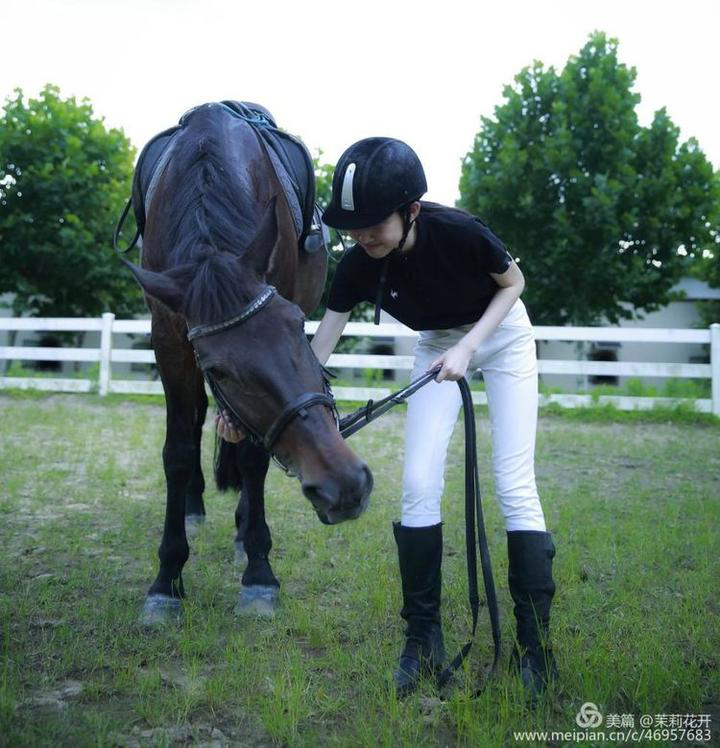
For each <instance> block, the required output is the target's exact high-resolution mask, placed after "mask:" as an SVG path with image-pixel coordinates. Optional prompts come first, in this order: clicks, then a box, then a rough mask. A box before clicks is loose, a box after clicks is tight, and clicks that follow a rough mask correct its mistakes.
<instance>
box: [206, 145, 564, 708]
mask: <svg viewBox="0 0 720 748" xmlns="http://www.w3.org/2000/svg"><path fill="white" fill-rule="evenodd" d="M426 191H427V184H426V180H425V174H424V171H423V168H422V164H421V163H420V160H419V159H418V157H417V155H416V154H415V152H414V151H413V150H412V149H411V148H410V147H409V146H408V145H406V144H405V143H403V142H401V141H399V140H395V139H393V138H367V139H365V140H361V141H359V142H358V143H355V144H354V145H352V146H350V148H348V149H347V151H345V153H344V154H343V155H342V156H341V158H340V160H339V161H338V164H337V167H336V170H335V174H334V177H333V185H332V198H331V202H330V205H329V206H328V208H327V210H326V211H325V213H324V216H323V220H324V222H325V223H326V224H327V225H329V226H333V227H335V228H338V229H341V230H343V231H345V232H347V233H349V234H350V236H351V237H352V238H353V240H354V241H355V242H356V244H355V245H354V246H353V247H352V248H351V249H350V250H349V251H348V252H347V254H346V255H345V257H343V259H342V261H341V262H340V264H339V265H338V268H337V272H336V275H335V279H334V282H333V285H332V288H331V291H330V297H329V300H328V306H327V311H326V313H325V316H324V317H323V319H322V321H321V323H320V326H319V327H318V330H317V333H316V334H315V336H314V338H313V340H312V347H313V350H314V351H315V354H316V355H317V357H318V359H319V360H320V361H321V363H323V364H324V363H325V362H326V361H327V360H328V358H329V357H330V354H331V353H332V351H333V349H334V348H335V346H336V344H337V342H338V340H339V338H340V336H341V334H342V331H343V328H344V327H345V324H346V323H347V321H348V319H349V317H350V312H351V311H352V309H353V307H354V306H355V305H356V304H358V303H359V302H361V301H370V302H373V303H375V304H376V322H377V320H378V319H379V310H380V307H382V308H383V309H385V310H387V312H389V313H390V314H391V315H392V316H393V317H395V319H397V320H399V321H400V322H402V323H404V324H405V325H407V326H408V327H410V328H412V329H413V330H418V331H419V332H420V337H419V340H418V342H417V345H416V348H415V363H414V369H413V372H412V377H413V378H416V377H418V376H420V375H421V374H423V373H424V372H425V371H427V370H429V369H432V368H434V367H436V366H438V365H441V366H442V368H441V370H440V372H439V373H438V375H437V377H436V381H437V383H436V384H435V383H431V384H429V385H427V386H426V387H423V388H422V389H421V390H419V391H418V392H417V393H416V394H414V395H413V396H412V397H410V398H409V400H408V407H407V417H406V424H405V464H404V471H403V493H402V511H401V520H400V522H396V523H394V526H393V532H394V535H395V540H396V543H397V548H398V557H399V565H400V577H401V580H402V594H403V607H402V610H401V613H400V615H401V616H402V617H403V618H404V619H405V621H406V623H407V628H406V632H405V634H406V641H405V646H404V648H403V651H402V654H401V656H400V660H399V664H398V667H397V669H396V670H395V672H394V673H393V678H394V681H395V685H396V689H397V693H398V695H399V696H405V695H406V694H408V693H410V692H411V691H412V690H414V689H415V688H416V686H417V683H418V680H419V678H420V677H421V676H422V675H423V674H425V673H430V672H439V671H440V669H441V667H442V665H443V661H444V659H445V648H444V644H443V635H442V628H441V622H440V580H441V563H442V523H441V513H440V499H441V496H442V493H443V487H444V469H445V460H446V455H447V449H448V445H449V442H450V437H451V435H452V431H453V427H454V425H455V422H456V420H457V416H458V411H459V409H460V405H461V398H460V392H459V389H458V387H457V385H455V384H454V381H455V380H457V379H459V378H460V377H462V376H464V375H465V374H466V373H467V372H468V370H470V371H473V370H475V369H478V368H479V369H481V370H482V372H483V378H484V381H485V387H486V392H487V398H488V406H489V411H490V422H491V427H492V446H493V469H494V473H495V484H496V495H497V498H498V501H499V503H500V507H501V509H502V512H503V516H504V519H505V525H506V530H507V544H508V561H509V587H510V593H511V595H512V598H513V601H514V602H515V617H516V620H517V642H516V646H515V648H514V650H513V657H512V662H513V665H514V667H515V669H516V670H517V672H518V673H519V675H520V677H521V678H522V681H523V683H524V685H525V687H526V689H527V690H528V692H530V693H531V694H532V695H536V694H538V693H539V692H541V691H542V690H543V689H544V688H545V686H546V685H547V683H548V682H549V681H550V680H551V679H554V678H555V677H556V674H557V670H556V666H555V660H554V657H553V654H552V650H551V648H550V646H549V643H548V627H549V615H550V604H551V601H552V598H553V595H554V592H555V585H554V583H553V579H552V559H553V556H554V555H555V547H554V545H553V542H552V539H551V536H550V534H549V533H548V532H547V530H546V526H545V519H544V516H543V510H542V507H541V505H540V500H539V497H538V493H537V489H536V486H535V472H534V451H535V431H536V425H537V405H538V382H537V362H536V355H535V341H534V335H533V329H532V326H531V324H530V321H529V319H528V316H527V313H526V311H525V306H524V305H523V303H522V301H521V300H520V294H521V293H522V291H523V288H524V285H525V281H524V278H523V275H522V273H521V272H520V269H519V268H518V266H517V265H516V264H515V262H514V261H513V260H512V258H511V257H510V255H509V254H508V252H507V250H506V249H505V246H504V245H503V243H502V242H501V241H500V240H499V239H498V238H497V237H496V236H495V235H494V234H493V233H492V231H491V230H490V229H489V228H488V227H487V226H486V225H485V224H484V223H483V222H482V221H481V220H479V219H478V218H475V217H473V216H472V215H470V214H468V213H465V212H464V211H461V210H458V209H455V208H449V207H445V206H442V205H437V204H434V203H428V202H420V201H419V200H420V197H421V196H422V195H423V194H424V193H425V192H426ZM218 429H219V432H220V433H221V435H224V436H226V438H231V439H234V438H236V437H237V434H236V433H231V430H230V429H229V428H228V427H227V426H225V425H224V424H223V423H222V421H221V422H220V424H219V427H218Z"/></svg>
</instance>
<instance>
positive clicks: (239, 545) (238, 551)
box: [234, 540, 247, 566]
mask: <svg viewBox="0 0 720 748" xmlns="http://www.w3.org/2000/svg"><path fill="white" fill-rule="evenodd" d="M234 545H235V563H236V564H237V565H238V566H244V565H245V562H246V561H247V554H246V553H245V543H243V542H242V540H236V541H235V543H234Z"/></svg>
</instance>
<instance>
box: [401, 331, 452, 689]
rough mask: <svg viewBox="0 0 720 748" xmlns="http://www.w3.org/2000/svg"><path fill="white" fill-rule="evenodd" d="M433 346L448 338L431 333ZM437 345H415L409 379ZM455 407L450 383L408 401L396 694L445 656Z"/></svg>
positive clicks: (412, 686)
mask: <svg viewBox="0 0 720 748" xmlns="http://www.w3.org/2000/svg"><path fill="white" fill-rule="evenodd" d="M432 339H433V340H434V341H435V342H436V343H437V344H438V345H439V344H440V342H441V341H442V344H444V343H445V342H446V339H449V335H446V334H444V333H436V334H432ZM442 350H443V348H442V347H437V346H432V347H429V346H424V345H422V343H420V344H418V346H417V348H416V351H415V367H414V369H413V372H412V378H413V379H415V378H417V377H419V376H421V375H422V374H423V373H424V372H425V370H426V368H427V366H428V364H429V363H430V362H431V361H432V360H433V359H434V358H436V357H437V356H438V354H439V353H440V352H441V351H442ZM459 408H460V393H459V390H458V387H457V385H456V384H455V383H454V382H440V383H436V382H431V383H430V384H427V385H426V386H425V387H422V388H421V389H420V390H418V391H417V392H416V393H415V394H414V395H412V396H411V397H410V398H409V399H408V409H407V415H406V422H405V466H404V471H403V497H402V521H401V522H396V523H395V524H394V526H393V534H394V536H395V542H396V544H397V549H398V562H399V565H400V578H401V581H402V595H403V607H402V610H401V612H400V615H401V616H402V618H403V619H404V620H405V621H406V623H407V628H406V630H405V637H406V638H405V646H404V648H403V651H402V654H401V655H400V661H399V664H398V667H397V669H396V670H395V672H394V673H393V678H394V681H395V688H396V691H397V695H398V696H399V697H401V698H402V697H404V696H406V695H407V694H409V693H411V692H412V691H413V690H414V689H415V688H416V687H417V684H418V680H419V678H420V676H421V675H422V674H423V673H427V672H431V673H432V672H438V671H439V669H440V668H441V667H442V664H443V662H444V660H445V646H444V643H443V635H442V625H441V619H440V602H441V581H442V575H441V566H442V523H441V521H440V520H441V517H440V498H441V496H442V492H443V485H444V475H443V474H444V471H445V456H446V453H447V449H448V444H449V442H450V437H451V436H452V432H453V427H454V425H455V421H456V420H457V414H458V410H459Z"/></svg>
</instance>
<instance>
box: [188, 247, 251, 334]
mask: <svg viewBox="0 0 720 748" xmlns="http://www.w3.org/2000/svg"><path fill="white" fill-rule="evenodd" d="M247 275H248V274H247V270H246V269H245V268H243V266H242V264H241V262H240V261H239V259H238V257H237V256H236V255H233V254H230V253H229V252H217V251H215V250H213V251H211V252H209V253H208V254H206V255H204V256H202V255H201V256H198V258H197V261H196V262H195V263H193V265H192V279H191V281H190V285H189V286H188V287H187V291H186V292H185V300H184V304H183V307H184V309H183V311H184V313H185V316H186V317H189V318H192V319H201V320H203V321H204V322H219V321H220V320H222V319H224V318H226V317H227V316H228V315H232V314H235V313H237V312H238V310H239V309H240V307H241V306H244V305H245V304H246V303H247V302H248V301H249V298H248V294H247V292H245V293H243V290H244V289H246V288H247V280H248V278H247Z"/></svg>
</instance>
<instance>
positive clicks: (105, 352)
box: [100, 312, 115, 397]
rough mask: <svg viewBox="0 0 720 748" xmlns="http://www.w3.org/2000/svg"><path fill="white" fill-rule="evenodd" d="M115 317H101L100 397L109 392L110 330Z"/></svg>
mask: <svg viewBox="0 0 720 748" xmlns="http://www.w3.org/2000/svg"><path fill="white" fill-rule="evenodd" d="M114 321H115V315H114V314H113V313H112V312H105V314H103V316H102V332H101V333H100V395H101V396H102V397H105V395H107V393H108V392H109V391H110V375H111V369H110V354H111V352H112V328H113V322H114Z"/></svg>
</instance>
